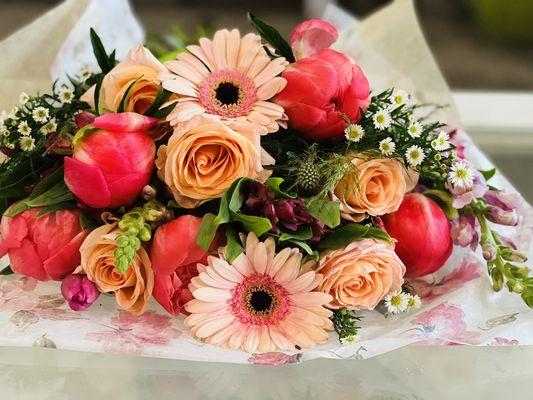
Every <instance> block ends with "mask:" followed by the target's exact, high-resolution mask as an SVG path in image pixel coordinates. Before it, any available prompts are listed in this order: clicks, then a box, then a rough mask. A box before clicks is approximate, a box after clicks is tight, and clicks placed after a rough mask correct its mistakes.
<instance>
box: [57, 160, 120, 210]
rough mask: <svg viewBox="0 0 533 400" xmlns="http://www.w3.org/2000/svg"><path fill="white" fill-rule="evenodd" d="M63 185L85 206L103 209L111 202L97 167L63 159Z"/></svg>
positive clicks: (105, 184)
mask: <svg viewBox="0 0 533 400" xmlns="http://www.w3.org/2000/svg"><path fill="white" fill-rule="evenodd" d="M65 183H66V184H67V186H68V188H69V189H70V190H71V191H72V192H73V193H74V194H75V195H76V197H77V198H79V199H80V200H81V201H83V202H84V203H86V204H87V205H89V206H91V207H94V208H105V207H108V206H109V203H110V201H111V193H110V191H109V188H108V186H107V183H106V181H105V179H104V176H103V174H102V171H100V169H99V168H98V167H95V166H92V165H88V164H85V163H82V162H80V161H78V160H75V159H73V158H71V157H65Z"/></svg>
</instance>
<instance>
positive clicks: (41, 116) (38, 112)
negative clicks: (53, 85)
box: [31, 107, 50, 122]
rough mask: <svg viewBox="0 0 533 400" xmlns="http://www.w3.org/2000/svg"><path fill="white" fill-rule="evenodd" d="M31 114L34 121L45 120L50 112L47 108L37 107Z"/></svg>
mask: <svg viewBox="0 0 533 400" xmlns="http://www.w3.org/2000/svg"><path fill="white" fill-rule="evenodd" d="M31 116H32V117H33V120H34V121H35V122H46V121H48V118H49V117H50V112H49V111H48V109H47V108H44V107H37V108H36V109H35V110H33V112H32V113H31Z"/></svg>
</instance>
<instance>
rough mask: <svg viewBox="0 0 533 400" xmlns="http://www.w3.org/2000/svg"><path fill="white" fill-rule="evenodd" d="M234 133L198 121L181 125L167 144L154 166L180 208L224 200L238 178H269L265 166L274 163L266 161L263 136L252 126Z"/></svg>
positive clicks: (210, 122) (207, 121)
mask: <svg viewBox="0 0 533 400" xmlns="http://www.w3.org/2000/svg"><path fill="white" fill-rule="evenodd" d="M234 128H235V129H237V128H236V127H235V126H234ZM235 129H233V128H231V127H229V126H228V125H227V124H224V123H223V122H219V121H215V120H211V119H208V118H205V117H196V118H194V119H193V120H191V122H190V123H187V124H183V125H180V127H179V128H177V129H176V130H175V131H174V133H173V134H172V136H171V137H170V139H169V141H168V144H167V145H166V146H161V147H160V148H159V150H158V152H157V159H156V162H155V163H156V166H157V168H158V170H159V171H158V175H159V178H160V179H161V180H162V181H164V182H165V183H166V184H167V186H168V187H169V189H170V190H171V191H172V194H173V195H174V198H175V200H176V202H177V203H178V204H179V205H180V206H182V207H185V208H194V207H196V206H197V205H198V203H200V202H201V201H203V200H209V199H214V198H217V197H221V196H222V194H223V193H224V192H225V191H226V189H228V188H229V187H230V185H231V184H232V183H233V181H235V180H236V179H238V178H242V177H250V178H253V179H256V180H260V181H264V180H265V179H266V178H267V177H268V171H266V170H264V169H263V166H262V164H266V163H271V162H273V160H272V159H268V160H267V159H266V157H267V156H268V155H266V153H265V152H264V151H263V150H262V149H261V146H260V143H259V142H260V135H259V134H258V133H257V132H256V131H255V129H254V127H253V126H251V125H246V124H240V125H239V127H238V130H235ZM262 156H263V157H262ZM268 157H269V156H268Z"/></svg>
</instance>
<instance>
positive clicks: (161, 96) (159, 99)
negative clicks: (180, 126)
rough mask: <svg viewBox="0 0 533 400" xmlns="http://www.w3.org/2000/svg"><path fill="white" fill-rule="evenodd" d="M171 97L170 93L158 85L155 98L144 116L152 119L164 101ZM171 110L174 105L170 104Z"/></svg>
mask: <svg viewBox="0 0 533 400" xmlns="http://www.w3.org/2000/svg"><path fill="white" fill-rule="evenodd" d="M171 95H172V92H169V91H168V90H165V89H163V85H159V89H158V90H157V95H156V96H155V99H154V102H153V103H152V105H151V106H150V107H148V109H147V110H146V111H145V113H144V115H146V116H147V117H153V116H154V114H155V113H157V112H158V111H160V110H159V109H160V108H161V106H162V105H163V104H165V102H166V101H168V99H169V98H170V96H171ZM172 108H174V104H172Z"/></svg>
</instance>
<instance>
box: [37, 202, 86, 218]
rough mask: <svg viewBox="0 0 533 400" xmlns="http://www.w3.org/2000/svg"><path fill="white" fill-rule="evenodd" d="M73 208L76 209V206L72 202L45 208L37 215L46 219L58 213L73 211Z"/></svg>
mask: <svg viewBox="0 0 533 400" xmlns="http://www.w3.org/2000/svg"><path fill="white" fill-rule="evenodd" d="M73 208H76V204H74V203H72V202H65V203H57V204H52V205H50V206H47V207H45V208H43V209H42V210H41V211H39V214H37V218H40V217H44V216H45V215H47V214H51V213H53V212H56V211H60V210H72V209H73Z"/></svg>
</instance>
